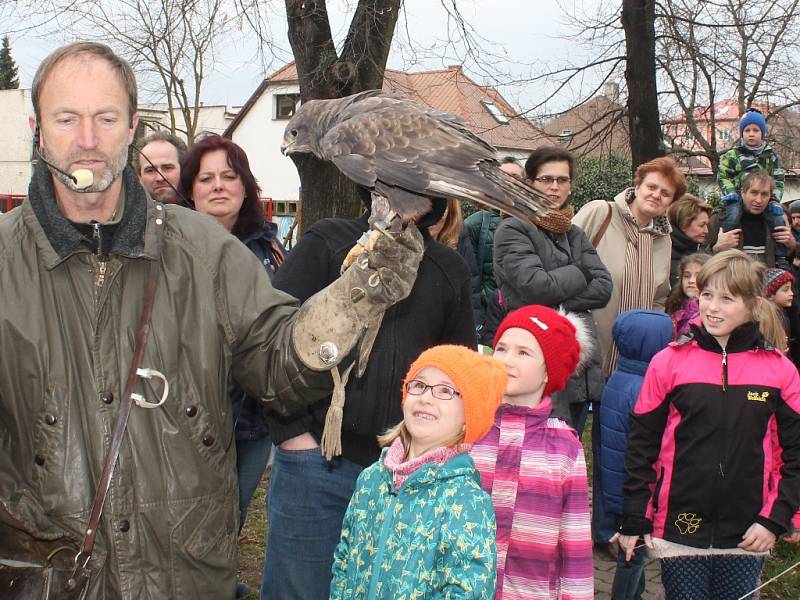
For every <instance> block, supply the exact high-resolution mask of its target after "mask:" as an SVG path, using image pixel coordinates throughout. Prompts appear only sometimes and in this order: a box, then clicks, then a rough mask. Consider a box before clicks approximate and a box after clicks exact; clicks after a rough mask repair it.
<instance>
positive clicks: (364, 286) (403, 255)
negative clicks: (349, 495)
mask: <svg viewBox="0 0 800 600" xmlns="http://www.w3.org/2000/svg"><path fill="white" fill-rule="evenodd" d="M424 250H425V245H424V242H423V240H422V235H420V233H419V230H418V229H417V227H416V225H414V224H413V223H411V224H409V225H408V226H407V227H406V228H405V229H404V230H403V231H402V232H401V233H399V234H392V233H388V232H387V231H385V230H383V229H381V228H378V229H373V230H372V231H371V232H370V233H369V235H368V238H367V240H366V241H365V243H364V250H363V251H362V252H361V254H359V255H358V258H357V259H356V260H355V262H354V263H353V265H352V266H351V267H350V268H348V269H347V270H345V271H344V273H342V276H341V277H339V279H337V280H336V281H334V282H333V283H332V284H330V285H329V286H328V287H326V288H325V289H324V290H322V291H320V292H318V293H316V294H314V295H313V296H312V297H311V298H309V299H308V300H307V301H306V302H305V303H304V304H303V306H302V307H301V308H300V311H299V313H298V315H297V320H296V321H295V324H294V328H293V330H292V342H293V344H294V348H295V351H296V352H297V354H298V356H299V357H300V360H302V361H303V364H305V365H306V366H307V367H309V368H311V369H314V370H318V371H321V370H330V371H331V376H332V377H333V384H334V385H333V395H332V398H331V405H330V407H329V408H328V413H327V415H326V416H325V428H324V430H323V432H322V439H321V440H320V448H321V450H322V453H323V454H324V455H325V458H327V459H328V460H330V459H331V458H333V457H334V456H337V455H339V454H341V453H342V440H341V431H342V418H343V416H344V400H345V398H344V389H345V386H346V385H347V380H348V378H349V376H350V372H351V371H352V369H353V367H354V366H355V365H356V363H358V365H359V368H358V375H359V376H360V375H361V374H362V373H363V372H364V369H365V368H366V362H367V359H368V358H369V354H370V351H371V350H372V344H373V342H374V341H375V337H376V335H377V333H378V330H379V329H380V326H381V321H382V320H383V315H384V313H385V312H386V309H388V308H389V307H390V306H392V305H394V304H396V303H397V302H400V301H401V300H403V299H404V298H406V297H408V295H409V294H410V293H411V288H412V287H414V282H415V281H416V279H417V269H418V268H419V263H420V261H421V260H422V254H423V252H424ZM356 344H358V346H359V347H358V355H357V357H356V361H355V362H353V363H351V364H349V365H347V366H344V367H343V369H342V370H341V372H340V369H339V363H340V362H341V361H342V360H343V359H344V358H345V357H346V356H348V355H350V352H351V350H352V349H353V348H354V347H355V346H356Z"/></svg>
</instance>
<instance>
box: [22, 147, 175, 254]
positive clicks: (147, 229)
mask: <svg viewBox="0 0 800 600" xmlns="http://www.w3.org/2000/svg"><path fill="white" fill-rule="evenodd" d="M122 189H123V193H124V194H125V208H124V210H123V213H122V216H121V217H120V220H119V223H118V224H117V226H116V228H115V230H114V233H113V238H112V241H111V245H110V250H109V255H119V256H127V257H130V258H156V257H157V256H158V255H159V252H160V248H159V242H158V240H157V239H156V235H155V231H154V220H155V218H156V213H159V215H160V216H161V217H163V216H164V212H165V211H164V209H163V207H162V208H161V209H160V210H157V208H156V204H155V203H154V202H152V201H151V200H150V198H149V197H148V195H147V193H146V192H145V190H144V188H143V187H142V186H141V185H140V184H139V181H138V180H137V178H136V176H135V175H134V173H133V171H132V170H131V169H130V168H128V167H126V168H125V170H124V171H123V173H122ZM23 219H24V221H25V224H26V225H27V226H28V227H29V228H30V229H31V230H32V231H33V233H34V238H35V240H36V244H37V246H38V247H39V251H40V252H41V254H42V256H43V257H44V260H45V267H46V268H47V269H52V268H54V267H55V266H56V265H58V264H60V263H61V262H63V261H64V260H66V259H67V258H68V257H69V256H71V255H72V254H74V253H76V252H81V251H88V248H86V247H85V246H82V245H81V242H83V240H84V239H85V238H84V236H83V234H82V233H81V232H80V231H78V229H76V228H75V226H74V225H73V224H72V223H71V222H70V221H69V220H67V218H66V217H65V216H64V215H63V213H62V212H61V209H60V208H59V206H58V203H57V202H56V196H55V190H54V188H53V179H52V175H51V174H50V170H49V169H48V168H47V166H46V165H45V164H44V163H43V162H42V161H38V162H37V163H36V165H35V166H34V170H33V176H32V177H31V182H30V185H29V186H28V202H26V203H24V205H23Z"/></svg>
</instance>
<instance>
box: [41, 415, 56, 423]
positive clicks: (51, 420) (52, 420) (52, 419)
mask: <svg viewBox="0 0 800 600" xmlns="http://www.w3.org/2000/svg"><path fill="white" fill-rule="evenodd" d="M44 422H45V423H47V424H48V425H55V424H56V423H58V417H57V416H55V415H45V417H44Z"/></svg>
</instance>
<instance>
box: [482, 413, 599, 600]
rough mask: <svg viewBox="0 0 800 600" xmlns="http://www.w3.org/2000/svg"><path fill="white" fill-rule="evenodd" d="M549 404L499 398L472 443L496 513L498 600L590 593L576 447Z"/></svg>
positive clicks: (581, 468)
mask: <svg viewBox="0 0 800 600" xmlns="http://www.w3.org/2000/svg"><path fill="white" fill-rule="evenodd" d="M551 408H552V405H551V401H550V398H548V397H545V398H544V399H543V400H542V403H541V404H540V405H539V406H538V407H536V408H528V407H521V406H511V405H503V406H501V407H500V410H499V411H498V412H497V415H496V417H495V423H494V426H493V427H492V429H491V430H490V431H489V433H488V434H487V435H486V437H484V438H483V439H482V440H480V441H479V442H478V443H476V444H475V445H474V446H473V447H472V451H471V455H472V458H473V460H474V461H475V466H476V467H477V468H478V471H480V474H481V483H482V485H483V488H484V489H485V490H486V491H487V492H489V494H490V495H491V497H492V503H493V504H494V510H495V514H496V517H497V595H496V596H495V598H496V599H498V600H499V599H503V600H522V599H525V600H530V599H537V598H559V599H563V600H584V599H589V598H593V597H594V586H593V566H592V537H591V527H590V517H589V491H588V483H587V481H586V463H585V461H584V458H583V447H582V446H581V443H580V441H579V440H578V437H577V435H576V434H575V431H574V430H573V429H572V428H571V427H569V425H567V424H566V423H564V422H563V421H560V420H558V419H551V418H548V417H549V415H550V410H551Z"/></svg>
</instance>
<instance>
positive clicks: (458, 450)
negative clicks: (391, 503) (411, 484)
mask: <svg viewBox="0 0 800 600" xmlns="http://www.w3.org/2000/svg"><path fill="white" fill-rule="evenodd" d="M469 449H470V445H469V444H460V445H459V446H457V447H455V448H436V449H434V450H430V451H428V452H426V453H425V454H423V455H422V456H418V457H417V458H415V459H412V460H406V447H405V446H404V445H403V440H401V439H400V438H399V437H398V438H395V440H394V441H393V442H392V445H391V446H389V451H388V452H387V453H386V456H385V457H384V459H383V465H384V466H385V467H386V470H387V471H389V473H391V474H392V482H393V483H394V488H395V489H396V490H397V489H400V486H402V485H403V484H404V483H405V481H406V479H408V478H409V477H411V476H412V475H413V474H414V473H416V472H417V471H418V470H419V469H421V468H422V467H424V466H425V465H427V464H430V463H436V464H437V465H439V466H441V465H443V464H444V463H446V462H447V461H448V460H450V459H451V458H453V457H454V456H458V455H459V454H463V453H464V452H469Z"/></svg>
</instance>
